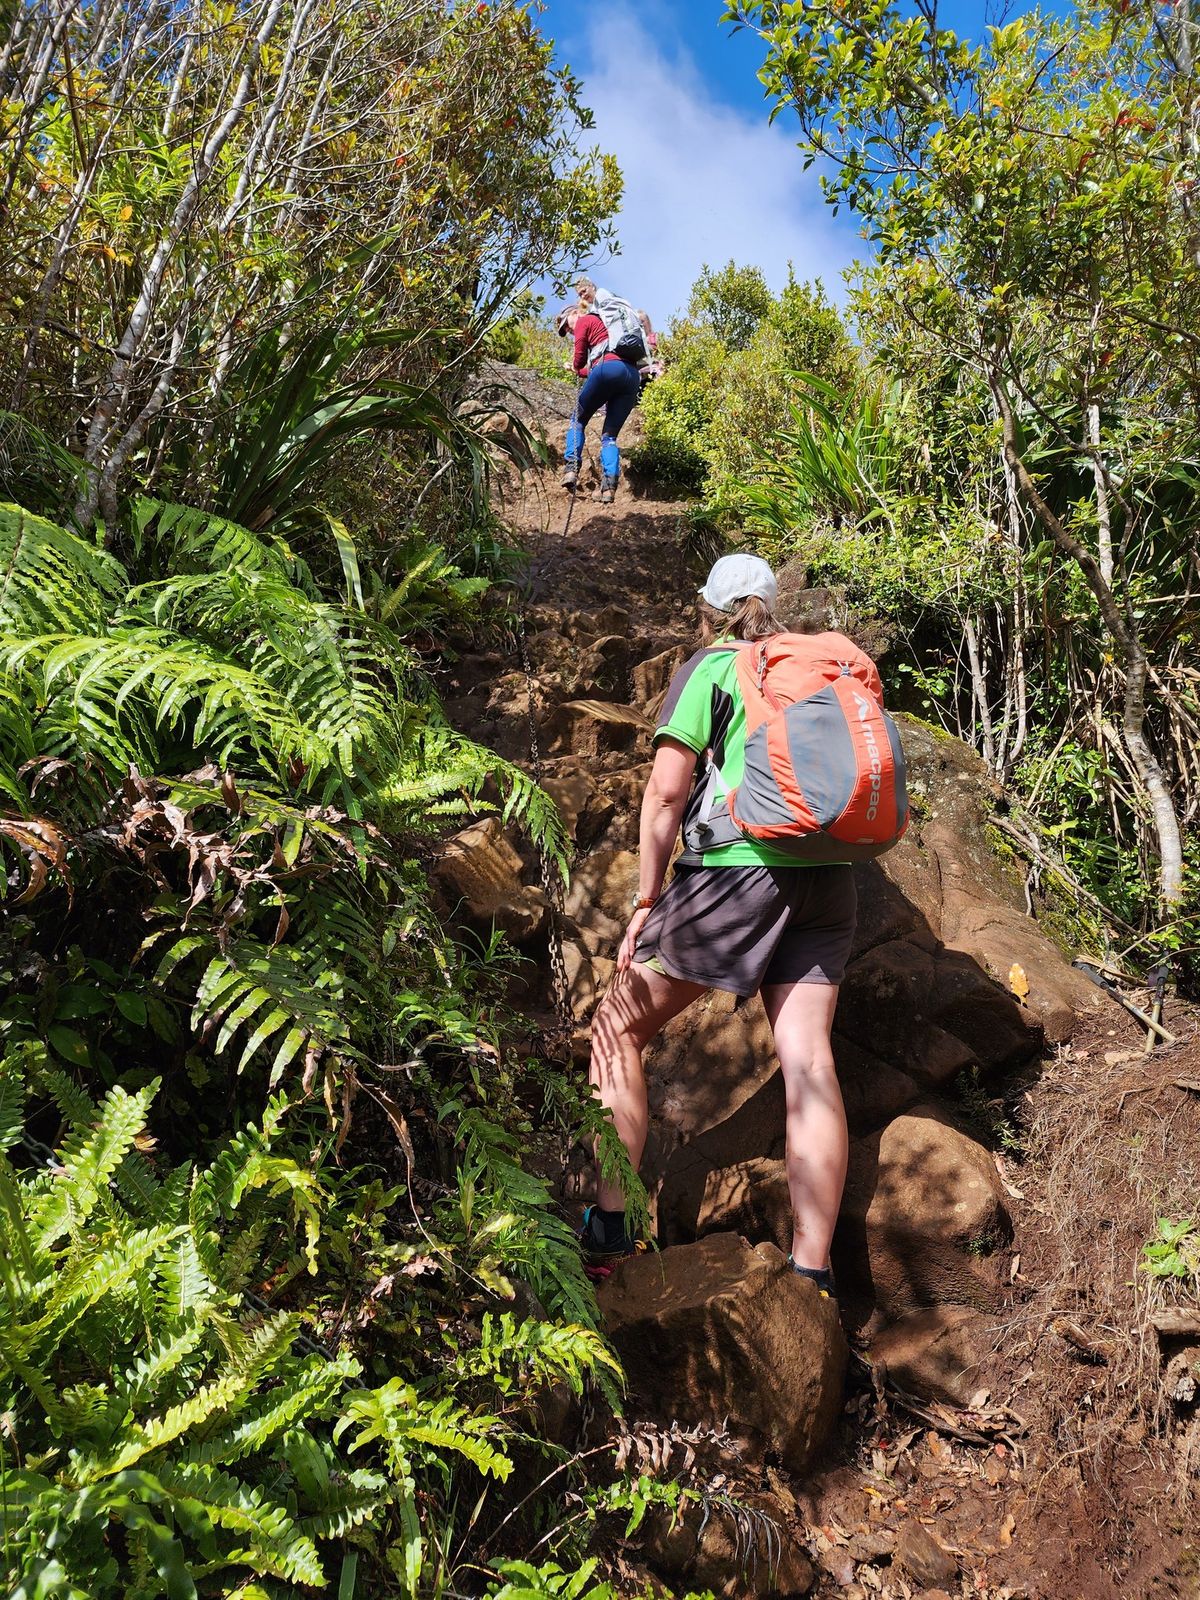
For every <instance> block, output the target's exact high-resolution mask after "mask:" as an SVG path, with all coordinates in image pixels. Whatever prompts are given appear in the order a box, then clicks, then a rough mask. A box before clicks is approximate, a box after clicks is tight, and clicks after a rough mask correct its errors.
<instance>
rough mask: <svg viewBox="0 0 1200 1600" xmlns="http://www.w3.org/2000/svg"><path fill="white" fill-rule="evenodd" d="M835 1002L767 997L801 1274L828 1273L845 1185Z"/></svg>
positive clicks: (823, 995)
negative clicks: (833, 1037)
mask: <svg viewBox="0 0 1200 1600" xmlns="http://www.w3.org/2000/svg"><path fill="white" fill-rule="evenodd" d="M837 996H838V992H837V990H836V989H833V988H830V987H829V986H828V985H827V984H818V983H790V984H779V985H772V986H771V987H770V988H766V989H764V990H763V991H762V1001H763V1005H764V1006H765V1007H766V1010H767V1016H768V1018H769V1019H770V1023H771V1027H772V1029H773V1030H774V1034H775V1052H776V1054H777V1055H778V1057H779V1065H780V1068H781V1069H782V1071H783V1082H784V1089H785V1092H786V1096H787V1178H788V1189H789V1191H790V1193H791V1199H792V1230H793V1231H792V1259H793V1260H794V1261H795V1263H796V1265H797V1266H798V1267H827V1266H828V1265H829V1244H830V1241H831V1240H832V1238H833V1228H834V1224H835V1223H836V1222H837V1215H838V1207H839V1206H840V1205H841V1203H842V1189H843V1187H844V1186H845V1182H846V1158H847V1151H848V1139H847V1134H846V1112H845V1108H844V1106H843V1105H842V1091H841V1088H840V1086H839V1084H838V1080H837V1072H836V1070H835V1068H834V1064H833V1047H832V1046H831V1044H830V1042H829V1035H830V1030H831V1029H832V1027H833V1013H834V1009H835V1008H836V1006H837Z"/></svg>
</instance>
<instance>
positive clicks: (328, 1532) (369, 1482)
mask: <svg viewBox="0 0 1200 1600" xmlns="http://www.w3.org/2000/svg"><path fill="white" fill-rule="evenodd" d="M393 1495H394V1490H393V1488H392V1485H391V1484H390V1483H389V1482H388V1480H387V1479H386V1478H385V1477H384V1476H383V1474H382V1473H380V1472H369V1471H367V1470H366V1469H365V1468H362V1467H357V1468H355V1469H354V1471H353V1472H344V1473H342V1474H341V1475H340V1478H339V1481H338V1483H337V1484H336V1486H334V1487H333V1489H332V1491H331V1498H330V1503H329V1504H327V1505H325V1506H322V1508H321V1510H320V1511H316V1512H313V1513H312V1515H311V1516H307V1517H304V1518H303V1519H302V1520H301V1522H300V1526H301V1528H303V1530H304V1532H305V1533H307V1534H308V1535H309V1537H310V1538H313V1539H342V1538H344V1537H345V1536H346V1535H347V1534H348V1533H350V1532H352V1531H353V1529H355V1528H358V1527H361V1526H362V1524H363V1523H364V1522H370V1521H372V1520H373V1519H374V1518H375V1517H377V1516H378V1515H379V1513H380V1511H382V1510H383V1509H384V1507H385V1506H387V1505H388V1504H390V1502H391V1500H392V1498H393Z"/></svg>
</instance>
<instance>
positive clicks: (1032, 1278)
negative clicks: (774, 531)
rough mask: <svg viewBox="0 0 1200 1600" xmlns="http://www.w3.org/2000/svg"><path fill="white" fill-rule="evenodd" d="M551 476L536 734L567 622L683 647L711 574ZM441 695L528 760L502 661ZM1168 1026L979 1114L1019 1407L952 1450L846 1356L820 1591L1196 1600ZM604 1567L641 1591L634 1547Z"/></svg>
mask: <svg viewBox="0 0 1200 1600" xmlns="http://www.w3.org/2000/svg"><path fill="white" fill-rule="evenodd" d="M564 396H569V391H566V390H565V387H564V386H562V385H556V384H546V385H542V386H540V389H539V390H537V392H534V393H532V394H531V396H530V402H531V403H530V413H531V414H532V415H533V416H535V417H537V416H540V417H541V418H543V419H544V420H545V423H546V426H547V433H548V436H549V437H550V438H551V440H552V441H553V440H555V439H561V428H562V425H563V424H564V423H565V420H566V414H567V406H568V401H567V400H564ZM635 429H636V416H635V423H634V430H635ZM634 430H631V433H630V436H629V438H628V439H627V440H625V441H623V442H624V443H629V442H632V441H633V440H634V439H635V438H636V431H634ZM556 479H557V474H556V473H555V472H552V471H547V472H545V473H541V474H537V473H531V474H529V475H527V477H526V479H525V480H524V482H523V483H521V484H517V483H516V482H514V483H512V484H510V486H509V489H508V492H507V494H506V495H505V496H504V497H503V499H502V505H501V510H502V514H503V515H504V517H505V519H506V521H507V522H508V523H509V525H510V526H511V528H512V529H513V532H514V536H515V537H516V539H517V540H518V542H519V543H520V545H521V546H522V547H523V549H524V550H525V551H526V552H527V555H528V571H527V587H528V601H527V604H526V615H527V627H528V632H529V638H530V650H531V654H532V656H533V658H534V670H535V676H536V677H537V678H538V679H539V682H538V684H537V689H536V692H535V695H534V702H535V704H534V709H535V714H536V720H537V722H538V725H539V728H540V729H541V730H542V733H543V737H544V735H545V730H546V729H547V728H548V727H549V726H550V724H551V720H552V715H553V712H554V709H555V705H554V699H555V695H556V693H558V692H559V690H558V685H559V683H560V682H561V670H560V671H558V673H557V676H556V675H555V673H554V672H552V671H551V670H550V669H551V668H554V667H557V668H558V669H561V667H562V662H561V659H558V658H555V659H554V660H552V659H550V654H549V653H550V652H551V649H552V645H553V644H554V641H557V645H558V646H561V643H562V639H561V634H562V633H563V631H564V628H565V631H566V632H567V633H568V635H569V625H568V624H567V619H569V618H570V617H571V616H572V615H573V614H584V615H587V616H588V617H590V618H592V619H596V618H599V617H602V616H603V614H605V613H606V612H607V613H608V614H609V616H610V618H611V625H612V631H613V632H614V633H616V632H623V633H624V634H625V636H626V637H627V638H628V639H629V641H630V659H631V660H632V661H633V662H637V661H639V660H644V659H648V658H649V657H651V656H654V655H657V654H659V653H660V652H662V651H664V650H666V649H668V648H669V647H671V646H679V645H686V646H689V647H690V646H691V644H692V638H693V633H694V620H693V619H694V610H693V598H694V595H695V591H696V588H697V584H698V582H699V581H700V578H701V577H702V574H703V570H704V566H705V561H706V557H707V556H708V555H710V554H711V552H706V551H703V550H698V549H696V548H695V547H694V540H693V535H692V534H691V532H690V529H691V523H690V520H689V518H688V515H687V512H688V507H687V505H686V504H685V503H683V502H680V501H678V500H673V499H669V498H658V497H656V496H655V495H654V493H653V492H652V491H651V490H650V489H648V488H646V487H644V486H639V485H638V484H637V483H636V482H635V483H634V484H633V486H632V488H631V487H630V485H629V484H628V482H626V483H624V484H623V485H622V488H621V491H620V494H619V496H618V500H617V503H616V505H615V506H613V507H600V506H599V505H597V504H595V503H594V502H593V501H592V500H591V499H590V498H589V494H588V490H589V488H590V486H591V483H592V482H597V481H598V474H597V473H596V471H595V464H594V463H592V464H591V468H590V472H585V477H584V483H583V486H582V487H581V490H580V492H579V494H578V496H577V498H576V500H575V502H574V505H573V506H572V503H571V501H570V499H569V498H568V496H567V495H566V494H565V493H564V492H562V491H561V490H560V489H559V488H558V485H557V481H556ZM568 513H570V516H569V528H567V530H566V532H565V533H564V526H565V525H566V524H567V521H568ZM623 689H624V691H625V692H622V690H623ZM443 691H444V694H445V698H446V702H447V706H448V710H449V712H450V715H451V718H452V720H453V721H454V723H455V725H456V726H459V727H461V728H463V729H464V730H465V731H467V732H469V733H471V734H473V735H475V736H477V737H479V738H481V739H483V740H484V741H485V742H488V743H490V744H491V745H493V747H495V748H497V749H499V750H500V751H501V752H502V753H503V754H505V755H507V756H510V757H511V758H513V759H516V760H519V761H521V762H523V763H524V764H526V765H527V766H528V765H529V755H530V752H529V727H528V720H527V711H528V699H529V695H528V684H527V681H526V680H525V678H524V675H523V674H522V673H521V672H520V670H519V665H518V663H516V662H514V659H513V654H512V651H511V649H509V648H506V647H503V646H502V647H498V648H496V649H493V650H490V651H488V650H483V651H479V652H476V653H472V654H469V655H466V656H464V657H463V659H462V660H461V661H459V662H458V663H457V664H456V666H455V667H454V668H452V669H450V670H449V671H448V673H447V677H446V681H445V682H444V684H443ZM608 698H610V699H611V700H613V701H614V702H620V701H624V700H627V699H628V698H629V696H628V692H627V685H622V684H621V683H619V682H614V683H613V685H612V686H611V693H610V694H609V696H608ZM621 765H622V762H621V758H620V756H619V755H617V756H615V757H614V756H609V757H608V758H606V759H603V758H602V759H600V760H599V762H598V767H599V768H601V769H604V770H606V771H607V772H608V773H609V774H610V775H612V776H613V777H614V779H615V778H616V776H617V775H618V774H619V772H620V769H621ZM598 775H599V773H598ZM624 799H625V803H626V804H630V805H632V804H635V803H636V796H634V795H627V796H625V797H624ZM532 998H534V999H536V996H534V997H532ZM1133 998H1135V999H1139V998H1141V997H1139V996H1136V995H1134V996H1133ZM1165 1020H1166V1023H1167V1026H1168V1027H1169V1028H1170V1029H1171V1030H1172V1031H1174V1032H1175V1033H1176V1034H1177V1035H1178V1040H1179V1042H1178V1043H1177V1044H1175V1045H1174V1046H1171V1047H1169V1048H1161V1047H1160V1048H1158V1049H1156V1050H1155V1051H1154V1052H1153V1053H1152V1054H1151V1055H1148V1056H1147V1055H1145V1054H1144V1053H1143V1046H1144V1042H1145V1035H1144V1033H1143V1032H1142V1030H1141V1029H1140V1028H1139V1027H1138V1026H1137V1024H1136V1023H1134V1022H1133V1020H1132V1019H1131V1018H1129V1017H1128V1016H1127V1014H1126V1013H1125V1012H1124V1011H1123V1010H1121V1009H1120V1008H1119V1007H1118V1006H1117V1005H1116V1004H1115V1003H1113V1004H1111V1005H1109V1006H1107V1007H1106V1008H1105V1009H1103V1010H1101V1011H1100V1012H1098V1013H1095V1014H1094V1015H1093V1017H1092V1018H1091V1019H1089V1021H1088V1022H1087V1023H1086V1024H1084V1025H1082V1027H1081V1030H1080V1031H1079V1032H1078V1033H1077V1035H1076V1037H1075V1038H1074V1039H1073V1041H1072V1043H1071V1044H1070V1045H1067V1046H1063V1047H1060V1048H1059V1049H1058V1050H1056V1051H1055V1052H1054V1053H1053V1054H1052V1055H1051V1056H1049V1057H1048V1058H1047V1059H1045V1060H1043V1061H1042V1062H1040V1063H1038V1064H1037V1065H1036V1066H1035V1067H1033V1068H1030V1069H1027V1070H1026V1072H1025V1074H1024V1075H1023V1077H1022V1078H1020V1079H1019V1080H1017V1081H1009V1082H1005V1083H998V1084H991V1085H988V1086H987V1089H986V1094H987V1095H989V1096H992V1097H994V1098H993V1099H992V1100H991V1102H990V1103H988V1102H987V1101H986V1099H985V1098H984V1097H980V1099H981V1103H980V1104H979V1105H977V1106H975V1107H974V1110H975V1112H976V1114H977V1116H978V1117H979V1119H980V1121H981V1124H982V1125H981V1126H980V1127H979V1128H978V1129H977V1130H976V1131H977V1136H978V1137H980V1138H983V1139H984V1142H985V1143H988V1144H989V1146H990V1148H991V1149H992V1150H993V1152H994V1155H995V1159H996V1162H997V1165H998V1168H999V1170H1000V1172H1001V1176H1002V1178H1003V1181H1004V1184H1005V1188H1006V1193H1007V1195H1008V1199H1009V1203H1010V1206H1011V1211H1012V1216H1013V1224H1014V1234H1015V1236H1014V1240H1013V1246H1012V1251H1013V1254H1012V1275H1011V1282H1010V1285H1009V1290H1008V1294H1007V1298H1006V1303H1005V1305H1004V1306H1003V1308H1002V1309H1001V1310H1000V1311H999V1312H997V1313H996V1314H995V1315H994V1316H993V1317H992V1319H991V1322H990V1325H989V1327H990V1335H991V1347H992V1353H991V1357H990V1359H989V1360H988V1361H987V1362H986V1364H985V1365H984V1367H983V1368H982V1369H981V1371H980V1374H979V1390H980V1394H979V1395H978V1396H977V1397H976V1400H977V1407H978V1408H979V1411H980V1414H981V1415H991V1416H992V1417H993V1418H994V1416H995V1415H996V1414H997V1413H998V1412H1000V1411H1002V1410H1004V1409H1005V1408H1006V1409H1007V1410H1008V1411H1009V1412H1011V1413H1012V1414H1013V1420H1012V1422H1011V1426H1010V1427H1009V1429H1008V1431H1007V1434H1006V1435H1005V1436H1004V1437H1001V1436H999V1435H997V1434H995V1433H990V1434H988V1437H986V1438H985V1439H984V1441H983V1442H969V1441H965V1440H963V1439H961V1438H957V1437H955V1436H954V1433H955V1430H957V1431H958V1432H960V1433H967V1434H971V1433H972V1432H975V1431H976V1429H975V1426H974V1425H973V1421H972V1413H971V1412H969V1411H954V1410H951V1409H950V1408H948V1407H944V1406H943V1407H939V1406H937V1405H934V1404H930V1403H925V1404H924V1405H919V1406H913V1405H912V1404H910V1403H908V1402H906V1401H905V1400H903V1399H902V1398H899V1397H898V1396H897V1395H896V1394H895V1393H894V1392H893V1391H890V1390H889V1389H888V1388H887V1386H886V1385H882V1386H881V1385H880V1384H879V1382H878V1374H876V1375H875V1382H874V1383H873V1381H872V1374H871V1372H870V1370H869V1368H868V1366H867V1364H866V1362H865V1361H863V1360H862V1359H861V1358H859V1359H857V1360H855V1361H852V1371H851V1385H850V1394H849V1399H848V1402H847V1405H846V1409H845V1412H844V1415H843V1418H842V1423H841V1426H840V1429H839V1431H838V1434H837V1436H836V1438H835V1440H834V1442H833V1445H832V1447H831V1449H830V1451H829V1452H828V1455H827V1458H826V1461H825V1464H824V1466H823V1467H822V1469H821V1470H819V1471H818V1472H816V1473H815V1474H814V1475H812V1476H811V1477H810V1478H809V1480H808V1481H807V1482H806V1483H804V1484H795V1483H793V1484H791V1485H790V1486H789V1488H790V1490H791V1492H792V1494H793V1495H794V1496H795V1505H796V1517H795V1518H794V1519H793V1523H792V1526H791V1527H790V1528H788V1529H785V1530H784V1532H785V1537H786V1536H788V1535H790V1536H792V1537H795V1538H797V1539H798V1540H800V1541H801V1542H802V1543H803V1545H804V1546H805V1547H806V1549H807V1551H808V1553H809V1554H810V1556H811V1557H812V1558H813V1560H814V1562H815V1565H816V1569H817V1580H816V1586H815V1588H813V1589H812V1591H811V1592H812V1593H813V1594H815V1595H818V1596H832V1595H841V1596H845V1597H848V1600H850V1597H858V1596H866V1595H869V1594H878V1595H884V1596H903V1597H906V1600H907V1597H910V1596H914V1595H921V1594H924V1595H926V1596H927V1597H928V1600H939V1597H940V1596H944V1595H947V1594H949V1595H962V1596H968V1595H978V1596H985V1597H991V1600H1019V1597H1021V1596H1026V1597H1028V1600H1118V1597H1121V1600H1131V1597H1141V1596H1145V1597H1154V1600H1167V1597H1191V1600H1196V1597H1200V1534H1198V1526H1200V1495H1198V1493H1197V1490H1198V1489H1200V1409H1198V1408H1197V1406H1196V1403H1195V1398H1194V1396H1195V1393H1196V1385H1195V1383H1194V1382H1193V1383H1192V1385H1191V1389H1190V1391H1189V1387H1188V1374H1189V1371H1190V1372H1191V1373H1192V1374H1193V1376H1194V1377H1195V1376H1200V1338H1196V1339H1195V1340H1194V1341H1192V1342H1191V1343H1189V1342H1188V1341H1186V1340H1181V1339H1175V1340H1172V1339H1164V1338H1163V1337H1161V1336H1160V1335H1159V1334H1157V1333H1156V1332H1155V1330H1154V1328H1153V1326H1152V1324H1151V1322H1150V1314H1151V1311H1152V1309H1154V1308H1155V1307H1156V1306H1161V1305H1163V1304H1168V1303H1170V1301H1171V1291H1170V1290H1169V1289H1164V1288H1163V1286H1162V1285H1161V1283H1159V1282H1155V1281H1153V1280H1151V1279H1149V1278H1148V1277H1146V1275H1145V1274H1144V1273H1142V1272H1141V1271H1139V1270H1138V1261H1139V1255H1140V1250H1141V1246H1142V1244H1143V1243H1144V1242H1145V1240H1146V1239H1147V1238H1148V1236H1149V1234H1150V1233H1151V1231H1152V1229H1153V1227H1154V1222H1155V1219H1156V1217H1158V1216H1160V1215H1162V1216H1169V1217H1173V1218H1182V1217H1186V1216H1189V1215H1190V1216H1197V1215H1198V1214H1200V1019H1198V1017H1197V1014H1196V1013H1195V1011H1194V1010H1193V1009H1191V1008H1190V1007H1188V1006H1187V1005H1185V1004H1184V1003H1182V1002H1180V1001H1172V1002H1169V1003H1168V1008H1167V1016H1166V1019H1165ZM1191 1303H1192V1304H1194V1303H1195V1302H1194V1301H1192V1302H1191ZM1176 1391H1177V1392H1178V1395H1179V1396H1180V1397H1181V1398H1179V1399H1175V1398H1173V1394H1174V1393H1175V1392H1176ZM1189 1393H1190V1395H1191V1397H1192V1398H1189ZM984 1431H985V1433H987V1432H988V1430H987V1429H985V1430H984ZM770 1476H771V1477H772V1479H773V1480H775V1486H776V1487H778V1475H777V1474H775V1473H773V1472H772V1473H771V1474H770ZM913 1523H916V1524H918V1525H921V1526H923V1527H925V1528H926V1529H928V1530H929V1531H930V1532H932V1534H933V1535H935V1537H936V1539H937V1541H938V1542H939V1543H940V1544H941V1546H943V1547H944V1549H945V1550H946V1551H948V1552H949V1553H950V1556H951V1557H952V1558H953V1559H952V1561H950V1562H949V1563H947V1564H946V1565H947V1572H949V1571H950V1570H951V1569H956V1573H957V1575H956V1576H955V1577H954V1578H953V1579H951V1578H950V1577H948V1576H944V1577H940V1578H937V1579H936V1581H934V1582H930V1581H929V1580H930V1574H929V1573H928V1572H925V1573H924V1578H925V1583H926V1584H927V1586H925V1587H923V1585H922V1581H921V1579H920V1578H918V1577H917V1576H915V1575H914V1573H915V1572H916V1571H918V1570H922V1571H923V1570H924V1569H922V1568H921V1563H920V1562H919V1561H915V1564H910V1566H909V1567H908V1568H905V1567H904V1566H903V1565H902V1563H901V1557H900V1554H899V1553H897V1551H896V1546H897V1540H898V1539H900V1540H901V1542H902V1544H904V1545H906V1546H907V1545H911V1543H912V1538H913V1535H912V1530H911V1527H910V1525H911V1524H913ZM906 1529H907V1532H906ZM894 1556H895V1559H893V1557H894ZM613 1559H614V1563H615V1566H616V1570H618V1571H623V1572H626V1573H631V1574H632V1573H635V1572H636V1571H638V1570H639V1568H638V1561H637V1551H636V1540H635V1541H633V1542H632V1545H631V1546H620V1547H619V1548H616V1549H614V1551H613ZM914 1560H915V1558H914ZM745 1583H746V1587H745V1588H744V1590H741V1591H739V1592H743V1593H745V1594H747V1595H750V1594H768V1593H771V1592H773V1591H772V1590H771V1588H770V1586H769V1581H768V1579H767V1578H766V1576H765V1574H761V1573H760V1574H758V1575H753V1574H751V1573H749V1572H748V1573H747V1574H746V1578H745ZM731 1592H732V1591H731Z"/></svg>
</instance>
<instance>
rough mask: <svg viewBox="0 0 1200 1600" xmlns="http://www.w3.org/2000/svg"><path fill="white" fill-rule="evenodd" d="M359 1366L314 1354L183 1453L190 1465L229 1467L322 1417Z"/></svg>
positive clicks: (350, 1359) (347, 1358)
mask: <svg viewBox="0 0 1200 1600" xmlns="http://www.w3.org/2000/svg"><path fill="white" fill-rule="evenodd" d="M361 1371H362V1368H361V1367H360V1366H359V1364H358V1362H357V1361H356V1360H355V1359H354V1358H353V1356H337V1357H335V1358H334V1359H333V1360H330V1359H329V1358H328V1357H326V1356H315V1357H312V1358H311V1359H309V1360H308V1361H306V1362H305V1364H304V1365H303V1366H302V1367H301V1368H300V1370H299V1371H297V1372H295V1373H294V1374H292V1376H291V1377H288V1378H285V1379H284V1381H283V1382H282V1383H280V1384H278V1385H276V1387H275V1388H273V1389H272V1390H271V1391H270V1392H269V1393H268V1394H266V1395H265V1396H263V1398H262V1400H261V1401H260V1402H259V1403H258V1404H257V1405H256V1406H254V1407H253V1408H252V1409H251V1410H250V1411H248V1412H245V1411H243V1412H241V1413H239V1416H238V1418H237V1420H236V1422H232V1423H231V1424H230V1425H229V1426H228V1427H226V1428H222V1429H220V1430H219V1431H217V1432H216V1433H213V1434H211V1435H210V1436H209V1437H208V1438H207V1439H205V1440H204V1441H203V1443H201V1444H199V1445H195V1446H193V1447H192V1449H191V1450H190V1452H189V1459H190V1460H192V1461H198V1462H205V1463H208V1464H210V1465H217V1464H220V1465H224V1466H229V1465H231V1464H232V1463H233V1462H235V1461H240V1460H241V1458H242V1457H243V1456H247V1455H251V1454H253V1452H254V1451H256V1450H261V1449H263V1448H264V1446H266V1445H268V1444H270V1443H271V1441H272V1440H274V1439H277V1438H278V1437H279V1435H280V1434H283V1433H286V1432H287V1430H288V1429H289V1428H291V1427H292V1426H293V1425H294V1424H295V1423H296V1422H297V1421H299V1420H300V1419H301V1418H302V1417H315V1416H320V1415H322V1414H323V1413H324V1412H325V1411H326V1409H327V1408H328V1407H329V1406H330V1405H331V1404H332V1402H333V1401H334V1400H335V1399H336V1397H337V1395H338V1394H339V1392H340V1391H341V1388H342V1385H343V1383H344V1382H345V1381H346V1380H347V1379H349V1378H356V1377H358V1375H359V1373H360V1372H361Z"/></svg>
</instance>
